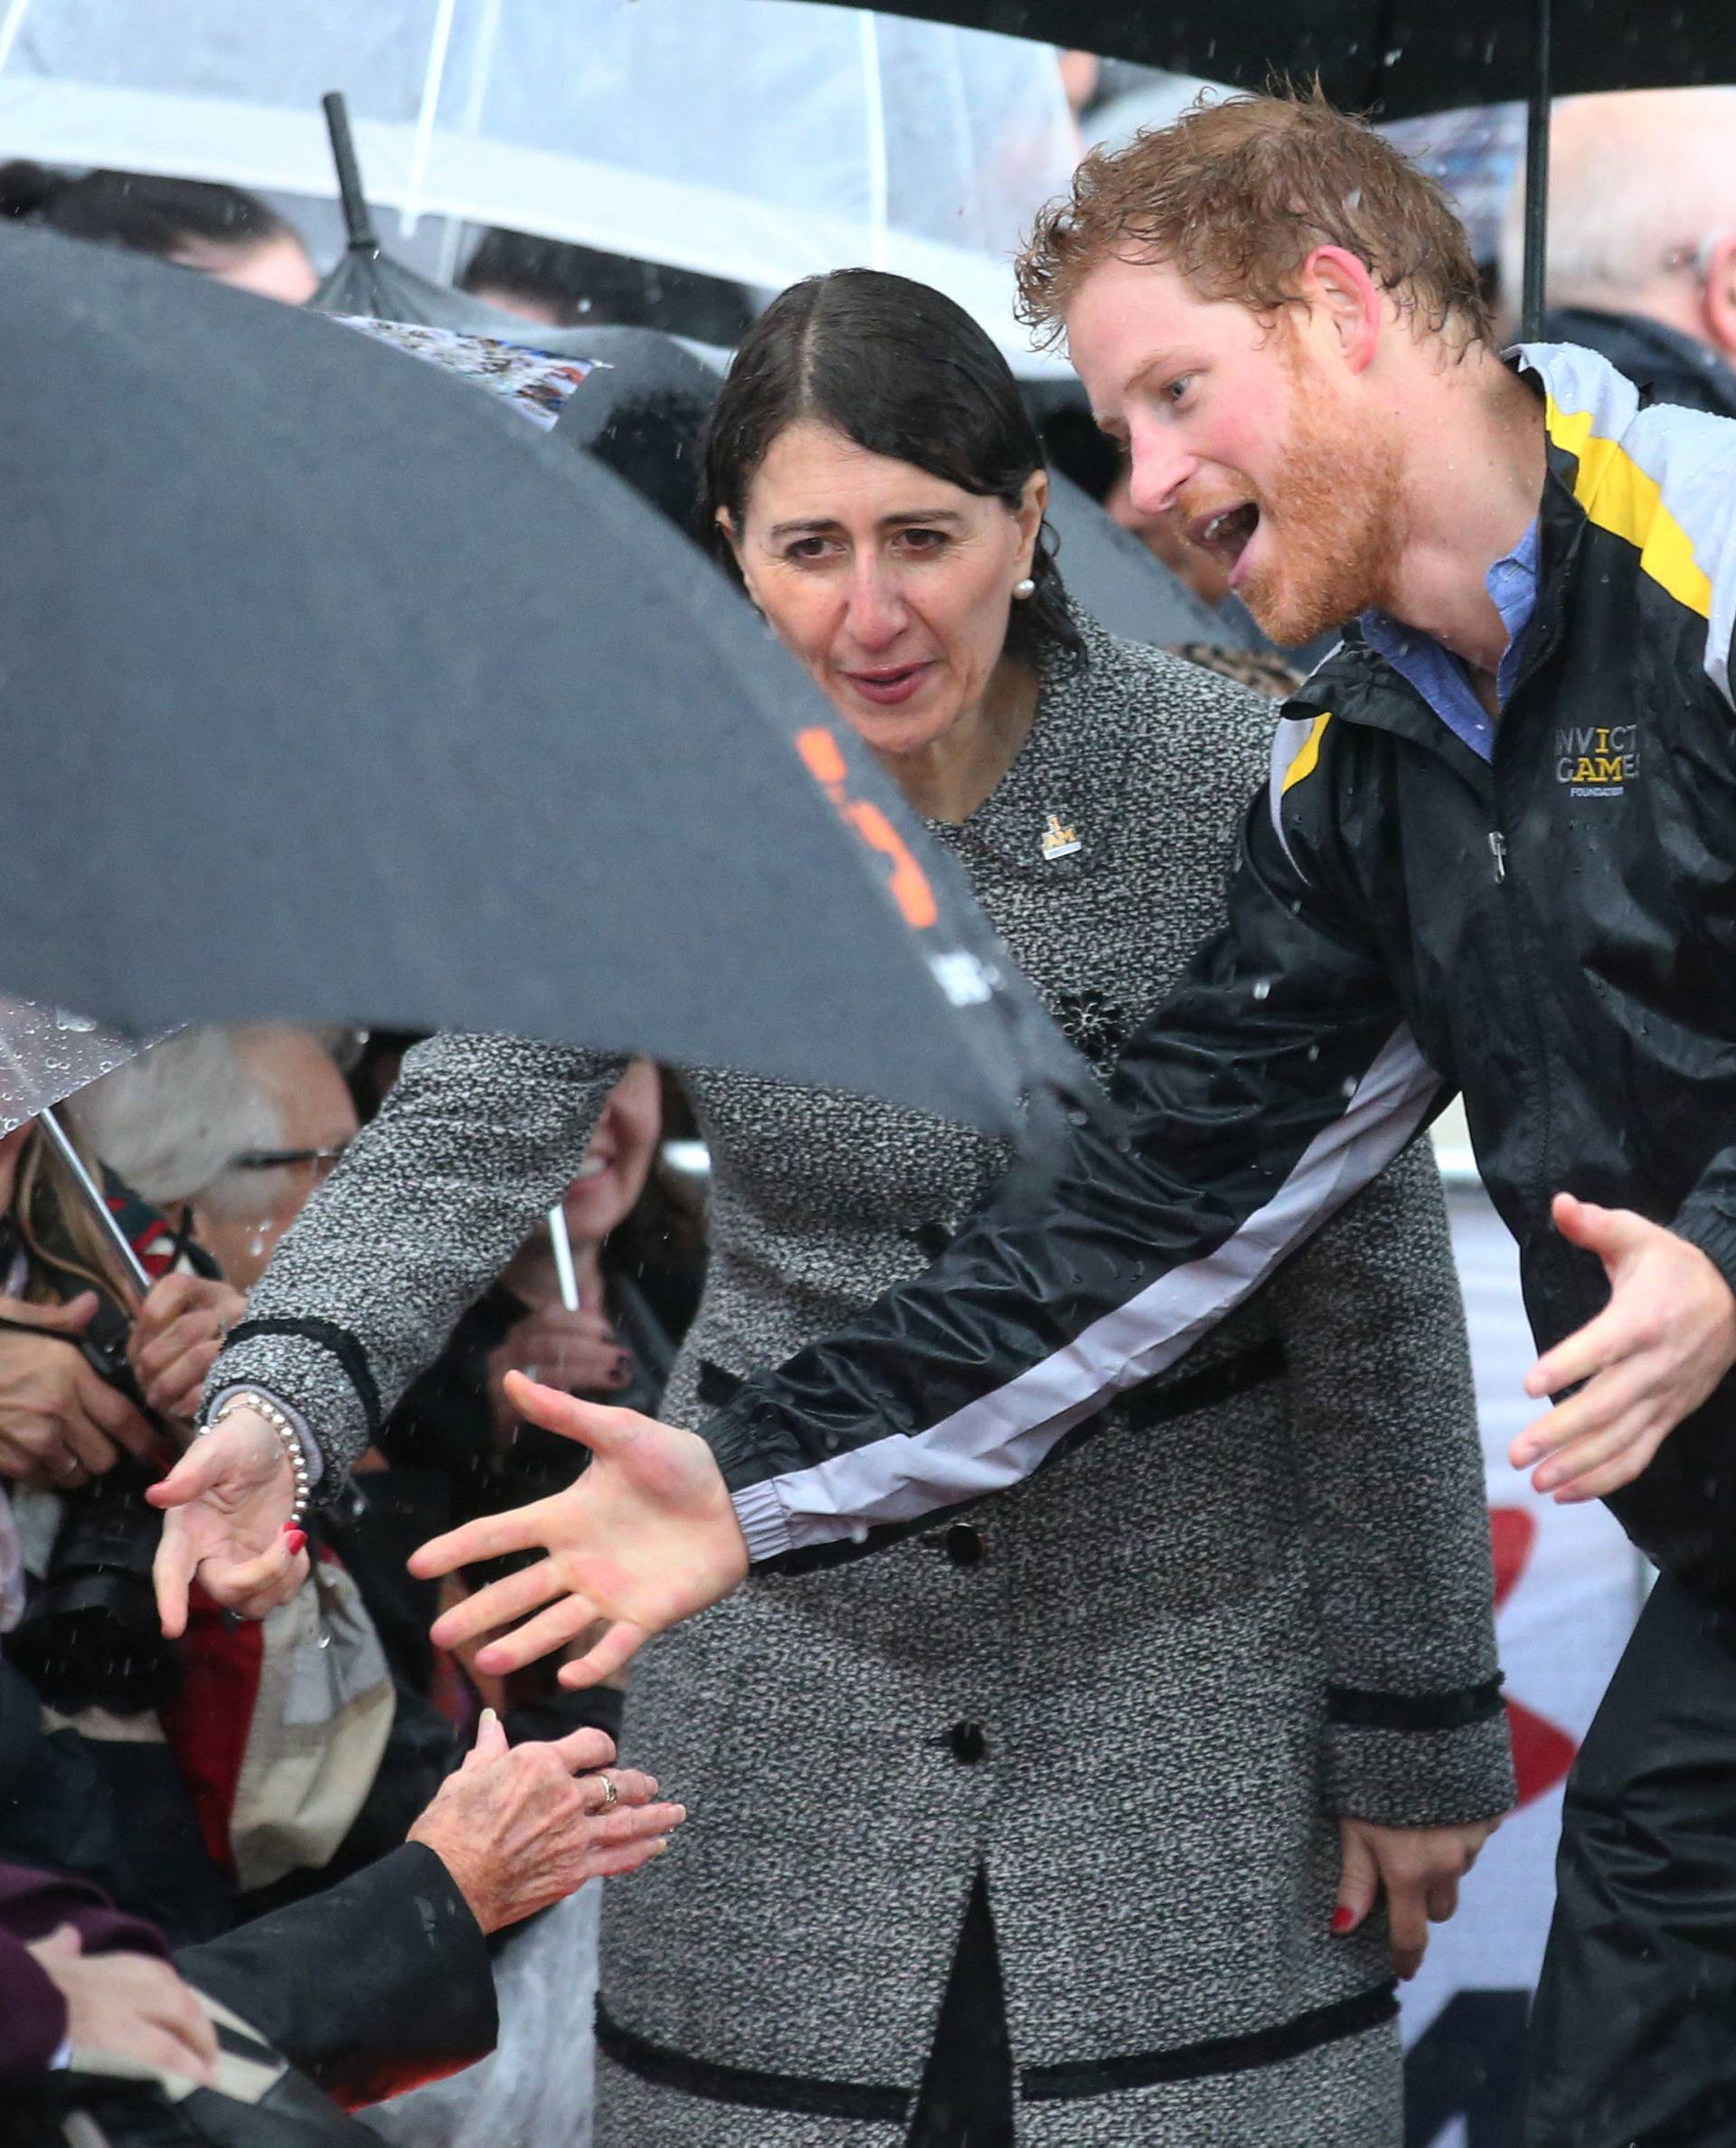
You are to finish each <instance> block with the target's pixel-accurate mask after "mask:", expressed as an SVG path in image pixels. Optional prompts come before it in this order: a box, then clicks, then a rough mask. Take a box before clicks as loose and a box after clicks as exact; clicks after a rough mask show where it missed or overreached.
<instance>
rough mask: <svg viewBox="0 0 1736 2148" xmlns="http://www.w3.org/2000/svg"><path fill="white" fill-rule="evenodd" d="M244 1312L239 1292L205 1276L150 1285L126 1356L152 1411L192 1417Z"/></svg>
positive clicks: (170, 1278) (166, 1278)
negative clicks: (218, 1358)
mask: <svg viewBox="0 0 1736 2148" xmlns="http://www.w3.org/2000/svg"><path fill="white" fill-rule="evenodd" d="M246 1311H247V1300H246V1299H245V1298H244V1297H242V1295H241V1292H239V1291H236V1290H231V1288H230V1286H229V1284H228V1283H226V1282H217V1281H216V1280H215V1279H214V1278H212V1277H211V1276H208V1275H165V1276H164V1277H163V1278H162V1279H161V1280H160V1281H159V1282H154V1283H153V1284H152V1285H151V1287H150V1290H149V1291H148V1292H146V1298H145V1302H144V1303H143V1305H141V1306H140V1307H139V1309H138V1311H137V1315H136V1316H135V1318H134V1321H133V1332H132V1335H131V1337H130V1339H128V1341H127V1357H128V1358H130V1360H131V1361H132V1367H133V1371H134V1372H135V1374H137V1378H138V1384H139V1386H141V1387H142V1388H143V1389H144V1390H145V1399H146V1402H148V1403H149V1404H150V1405H151V1407H152V1408H153V1409H154V1410H156V1411H158V1412H160V1413H161V1415H164V1416H165V1417H183V1418H191V1417H192V1415H193V1412H194V1411H195V1410H196V1409H197V1408H198V1407H199V1397H200V1396H201V1395H202V1394H203V1391H204V1385H205V1375H206V1374H207V1373H208V1372H209V1371H210V1370H211V1368H212V1366H213V1365H214V1364H215V1363H216V1362H217V1357H218V1353H219V1352H220V1351H221V1350H222V1347H223V1339H224V1338H225V1337H226V1336H227V1334H228V1333H229V1330H230V1329H231V1328H232V1327H233V1326H234V1325H235V1323H236V1322H237V1321H238V1320H241V1318H242V1316H243V1315H244V1314H245V1313H246Z"/></svg>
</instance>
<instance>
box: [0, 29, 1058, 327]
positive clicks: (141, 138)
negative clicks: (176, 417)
mask: <svg viewBox="0 0 1736 2148" xmlns="http://www.w3.org/2000/svg"><path fill="white" fill-rule="evenodd" d="M334 89H336V90H343V91H344V94H345V96H346V97H347V99H348V102H349V109H350V113H351V117H352V119H353V122H354V131H355V142H356V149H357V152H358V154H359V156H360V158H361V162H362V166H363V171H364V172H365V173H366V175H367V190H368V196H369V199H370V200H371V201H372V202H373V203H374V204H375V206H376V207H380V206H385V207H391V208H394V209H397V210H399V211H400V212H401V219H402V222H401V232H403V231H406V230H409V229H410V228H412V227H413V226H414V224H415V222H416V221H417V219H418V218H420V217H422V216H425V215H437V216H444V217H450V218H462V219H465V220H467V221H468V222H475V223H479V224H504V225H506V226H509V227H511V228H513V229H514V230H518V231H524V232H534V233H537V234H540V235H543V236H546V237H549V238H553V239H564V240H569V241H578V242H580V243H581V244H585V245H590V246H596V247H601V248H605V249H607V250H609V251H612V252H616V253H622V254H629V255H634V256H637V257H639V258H642V259H645V260H653V261H659V262H664V263H667V264H670V265H672V266H674V267H676V268H684V269H693V270H701V271H703V272H705V273H709V274H712V275H715V276H721V277H726V278H730V279H733V280H735V281H738V282H741V283H748V284H753V285H759V286H762V287H768V286H769V287H772V288H778V287H781V286H782V285H784V284H786V283H788V282H790V281H792V280H793V279H795V278H797V277H798V276H803V275H807V274H809V273H810V272H812V271H815V270H825V269H834V268H838V267H842V266H844V265H847V264H852V263H865V264H867V265H870V266H874V267H882V268H887V269H892V270H897V271H898V272H900V273H901V274H903V275H908V276H913V277H917V278H920V279H921V280H923V281H924V282H928V283H932V284H936V285H938V286H939V288H941V289H944V290H947V291H948V292H950V293H951V294H952V296H953V297H955V298H958V300H959V301H960V303H962V304H963V305H965V306H967V308H969V310H970V311H971V312H972V313H974V314H975V315H976V316H977V318H978V319H980V320H981V321H982V322H983V323H984V325H985V326H986V327H988V328H989V329H990V331H991V332H992V333H993V334H994V335H995V337H996V339H997V340H998V341H999V342H1000V343H1001V344H1002V345H1003V347H1004V348H1005V349H1006V350H1007V351H1008V353H1009V355H1012V354H1014V353H1021V354H1023V353H1024V351H1025V347H1026V346H1025V344H1024V336H1023V335H1022V332H1021V331H1020V329H1019V328H1018V326H1017V325H1016V323H1015V322H1014V319H1013V316H1012V307H1011V299H1012V281H1011V274H1010V270H1009V267H1008V260H1009V257H1010V255H1011V253H1012V251H1013V249H1014V245H1015V244H1016V242H1017V240H1018V238H1019V236H1020V234H1021V232H1022V231H1023V230H1024V227H1025V226H1027V225H1028V224H1029V222H1030V221H1031V218H1032V216H1033V213H1034V212H1035V210H1036V209H1037V208H1038V206H1039V205H1040V204H1041V203H1043V202H1044V201H1045V200H1047V199H1048V198H1049V197H1050V196H1051V195H1052V194H1056V193H1058V192H1060V191H1061V188H1062V187H1063V186H1064V185H1066V182H1067V179H1068V176H1069V175H1070V173H1071V167H1072V164H1073V161H1074V157H1075V155H1076V152H1077V143H1076V139H1075V136H1074V132H1073V128H1072V123H1071V118H1070V116H1069V113H1068V110H1067V106H1066V101H1065V99H1064V97H1063V96H1062V93H1061V81H1060V77H1059V74H1058V71H1057V70H1056V67H1055V64H1054V56H1053V53H1052V51H1051V50H1050V49H1049V48H1048V47H1046V46H1039V45H1033V44H1031V43H1025V42H1024V41H1022V40H1020V39H1016V38H1006V37H997V36H992V35H988V34H986V33H980V32H973V31H964V30H956V29H952V28H949V27H948V26H945V25H943V24H932V23H923V22H912V21H908V20H905V19H902V18H901V17H898V16H882V15H875V14H869V13H866V12H863V11H860V10H854V9H840V8H835V7H829V6H813V5H805V4H803V0H561V5H559V6H551V5H544V4H542V0H370V5H368V6H367V7H366V8H365V9H358V8H357V7H356V5H354V0H296V5H292V6H288V7H264V6H256V7H241V8H238V7H237V6H235V5H234V4H233V0H160V4H158V5H152V6H150V7H148V8H146V7H139V6H137V5H129V4H128V0H0V141H4V143H5V147H6V149H7V152H8V154H10V155H13V156H35V157H38V158H41V159H42V160H43V161H45V162H49V163H59V164H67V165H107V166H117V167H120V168H124V169H127V170H137V171H149V172H173V173H178V174H180V175H184V176H186V177H190V178H209V179H225V180H229V181H231V182H234V183H236V184H239V185H247V186H252V187H257V188H263V189H266V190H269V191H272V192H278V193H290V194H314V195H321V196H325V197H329V196H330V195H331V194H333V192H334V191H335V189H334V182H333V175H332V166H331V157H330V151H329V149H328V147H327V144H326V139H325V125H324V122H323V120H322V118H321V115H320V108H319V100H320V98H321V96H322V94H323V93H324V92H325V91H326V90H334ZM382 238H386V239H387V240H388V242H390V238H391V234H389V233H385V232H382Z"/></svg>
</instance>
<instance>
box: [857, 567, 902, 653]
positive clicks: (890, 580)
mask: <svg viewBox="0 0 1736 2148" xmlns="http://www.w3.org/2000/svg"><path fill="white" fill-rule="evenodd" d="M908 617H909V613H908V611H907V610H906V607H905V603H904V600H903V598H902V596H901V594H900V593H899V590H898V585H897V581H896V578H895V577H894V576H893V575H892V574H891V573H889V572H887V570H886V568H885V566H884V565H883V564H882V563H881V562H880V561H879V560H870V561H864V562H863V563H861V564H860V565H859V566H858V567H857V569H856V572H855V574H854V577H853V578H852V581H851V583H850V611H849V618H848V621H847V624H848V626H849V629H850V633H851V635H852V637H853V639H854V640H855V641H856V642H857V643H858V644H859V645H860V646H861V647H862V648H866V649H878V648H885V647H886V645H887V644H888V643H889V642H891V641H894V640H896V639H897V638H898V636H899V635H900V634H901V633H902V632H903V630H904V627H905V623H906V620H907V619H908Z"/></svg>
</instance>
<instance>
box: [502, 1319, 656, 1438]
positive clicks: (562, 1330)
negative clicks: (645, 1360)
mask: <svg viewBox="0 0 1736 2148" xmlns="http://www.w3.org/2000/svg"><path fill="white" fill-rule="evenodd" d="M488 1372H489V1384H490V1386H492V1387H493V1389H494V1390H495V1393H496V1394H498V1393H499V1392H500V1387H501V1383H502V1381H504V1380H505V1377H506V1375H507V1374H508V1373H509V1372H520V1373H523V1374H524V1377H525V1378H526V1379H529V1380H540V1381H541V1382H542V1385H543V1386H547V1387H560V1388H562V1389H564V1390H565V1392H566V1393H567V1394H569V1395H594V1394H598V1393H599V1392H601V1391H602V1390H604V1389H606V1388H609V1387H624V1386H626V1385H627V1381H628V1380H629V1379H631V1377H633V1369H632V1367H631V1366H630V1365H628V1363H627V1356H626V1353H625V1352H624V1351H623V1350H622V1348H621V1346H620V1343H619V1341H618V1339H617V1338H616V1334H615V1330H614V1329H613V1328H611V1327H610V1326H609V1321H608V1320H607V1319H606V1317H605V1316H604V1315H603V1314H602V1313H600V1312H591V1311H585V1310H584V1309H583V1308H582V1307H581V1308H580V1310H579V1311H577V1312H569V1311H568V1310H567V1308H566V1307H565V1306H564V1305H561V1304H559V1303H556V1304H553V1305H539V1306H538V1307H537V1308H536V1309H535V1310H534V1311H533V1312H531V1313H530V1314H529V1315H528V1316H527V1317H526V1318H525V1319H524V1320H520V1321H519V1322H518V1323H517V1325H516V1326H514V1327H513V1328H511V1329H508V1330H507V1333H506V1335H505V1339H503V1340H502V1341H501V1342H500V1343H498V1344H497V1345H496V1346H495V1348H494V1349H492V1350H491V1351H490V1352H489V1353H488ZM510 1415H511V1414H510V1413H508V1416H509V1420H510Z"/></svg>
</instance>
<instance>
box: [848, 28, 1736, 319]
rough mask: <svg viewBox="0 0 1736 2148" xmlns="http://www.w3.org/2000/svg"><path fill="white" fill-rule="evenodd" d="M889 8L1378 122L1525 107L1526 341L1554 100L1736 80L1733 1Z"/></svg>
mask: <svg viewBox="0 0 1736 2148" xmlns="http://www.w3.org/2000/svg"><path fill="white" fill-rule="evenodd" d="M885 5H887V6H888V7H889V9H890V11H891V12H892V14H908V15H918V16H921V17H922V18H924V19H925V20H927V21H929V22H937V23H958V24H962V25H963V26H964V27H965V28H967V29H971V30H999V31H1004V32H1005V33H1007V34H1009V35H1011V36H1014V37H1032V38H1040V39H1043V41H1045V42H1047V43H1053V44H1061V45H1077V46H1080V47H1081V48H1083V49H1084V50H1085V51H1087V52H1100V53H1101V54H1102V55H1103V56H1104V57H1105V58H1106V59H1114V60H1132V61H1137V62H1141V63H1143V64H1144V65H1146V66H1147V67H1164V68H1169V69H1172V70H1174V71H1176V72H1178V73H1182V74H1196V75H1208V76H1210V77H1212V79H1213V80H1218V81H1224V82H1233V83H1235V84H1237V85H1238V86H1239V87H1241V88H1242V89H1248V90H1259V89H1261V88H1263V87H1264V86H1265V85H1266V83H1267V82H1268V80H1269V79H1270V78H1271V77H1272V75H1273V74H1274V73H1281V74H1286V75H1288V76H1290V77H1292V78H1293V79H1295V80H1307V79H1309V78H1310V77H1313V76H1318V78H1319V80H1320V85H1321V88H1322V89H1323V90H1325V91H1326V95H1327V96H1328V97H1329V98H1330V99H1332V101H1333V102H1334V103H1335V104H1336V105H1341V106H1343V107H1344V109H1346V110H1349V111H1370V112H1374V113H1376V114H1378V115H1379V117H1381V118H1385V119H1400V118H1406V117H1409V116H1411V115H1414V114H1417V113H1420V112H1439V111H1448V110H1451V109H1454V108H1455V107H1456V106H1459V105H1473V104H1498V103H1501V102H1504V101H1505V100H1506V99H1524V100H1525V102H1526V104H1527V105H1528V106H1529V108H1530V110H1529V125H1528V128H1527V130H1526V139H1525V288H1524V308H1523V328H1522V334H1523V335H1524V337H1525V338H1526V339H1527V340H1529V339H1530V338H1532V337H1533V336H1535V335H1536V333H1537V328H1538V324H1539V322H1540V321H1541V320H1542V318H1543V234H1544V231H1545V228H1546V223H1547V192H1548V163H1549V104H1550V99H1551V98H1552V97H1571V96H1580V95H1582V94H1584V93H1586V92H1587V91H1590V90H1668V89H1675V88H1679V87H1681V86H1683V85H1684V84H1691V83H1695V82H1732V81H1736V6H1732V5H1731V0H1674V4H1673V5H1672V4H1669V0H1665V5H1656V6H1641V5H1635V0H1458V5H1452V6H1442V5H1439V0H1290V4H1289V5H1286V6H1283V7H1278V6H1275V5H1273V0H885Z"/></svg>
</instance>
